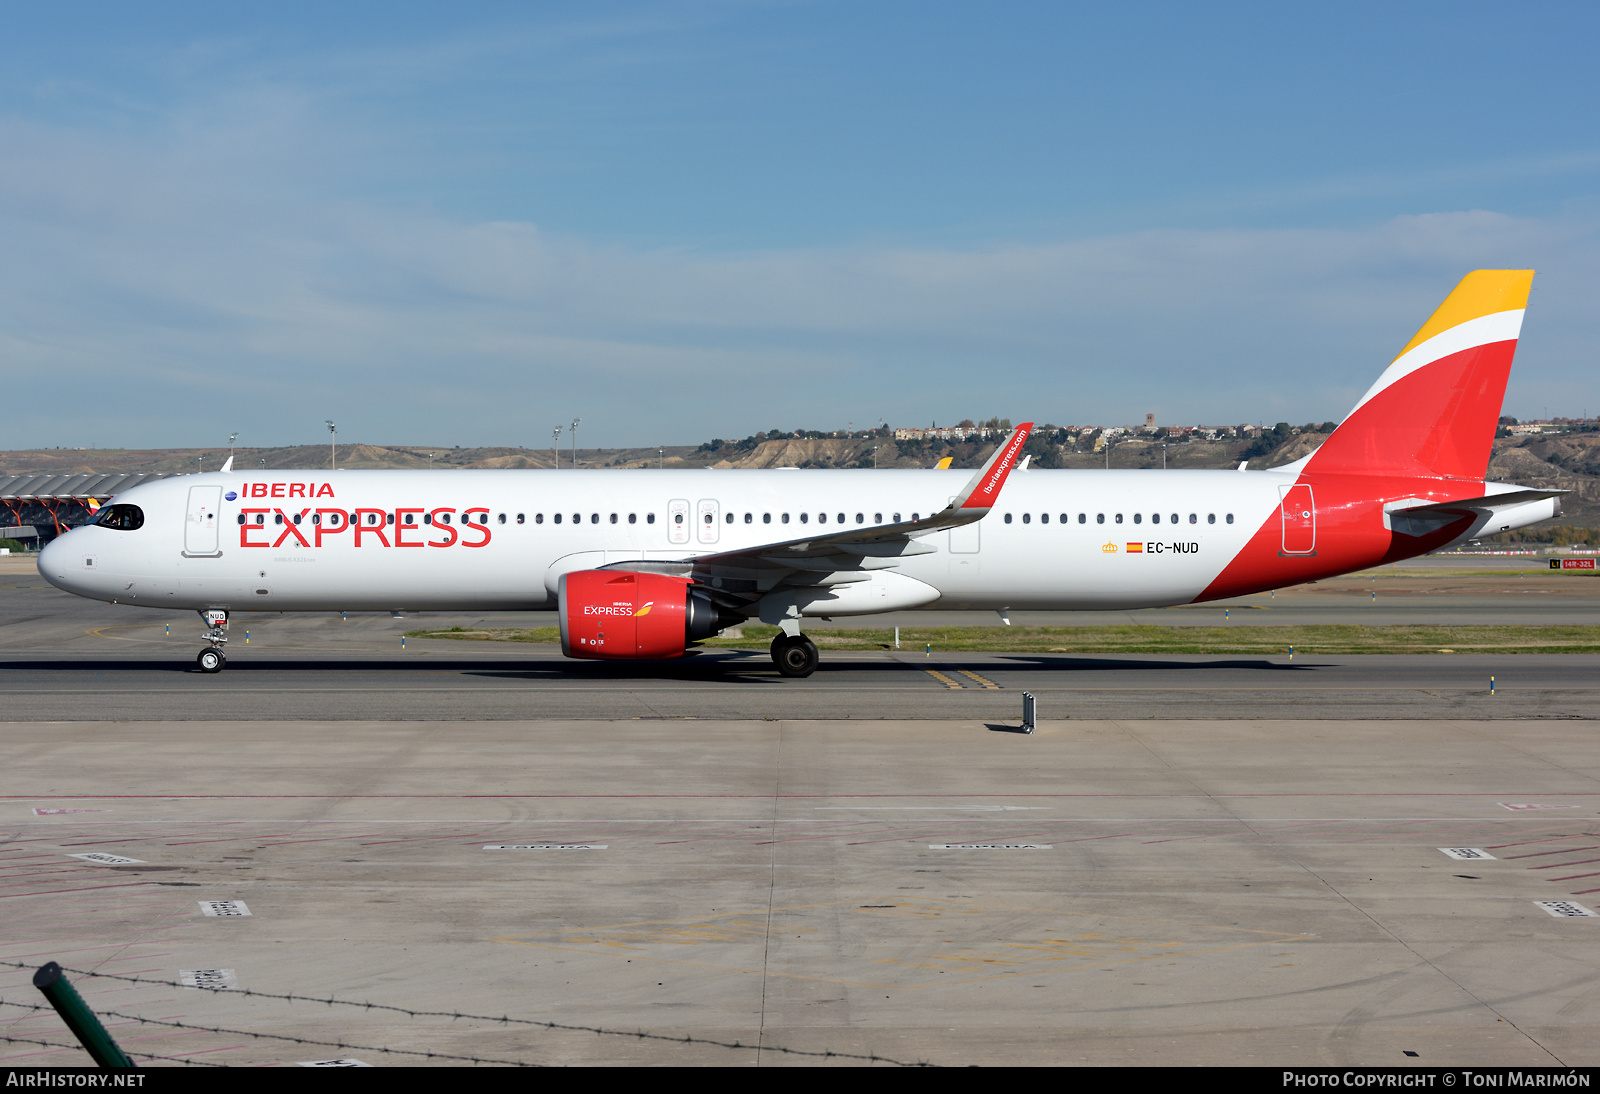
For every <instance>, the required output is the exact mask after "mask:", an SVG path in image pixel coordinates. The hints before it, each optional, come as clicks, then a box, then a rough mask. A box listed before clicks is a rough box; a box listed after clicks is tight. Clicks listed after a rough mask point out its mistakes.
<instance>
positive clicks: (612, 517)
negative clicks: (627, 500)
mask: <svg viewBox="0 0 1600 1094" xmlns="http://www.w3.org/2000/svg"><path fill="white" fill-rule="evenodd" d="M611 523H612V524H615V523H617V514H615V513H612V514H611Z"/></svg>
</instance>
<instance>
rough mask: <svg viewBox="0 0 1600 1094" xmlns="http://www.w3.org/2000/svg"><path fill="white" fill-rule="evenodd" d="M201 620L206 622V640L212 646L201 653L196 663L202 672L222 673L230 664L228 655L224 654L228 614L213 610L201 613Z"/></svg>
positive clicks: (196, 658)
mask: <svg viewBox="0 0 1600 1094" xmlns="http://www.w3.org/2000/svg"><path fill="white" fill-rule="evenodd" d="M200 618H201V619H203V620H205V622H206V633H205V639H206V641H207V642H209V643H211V644H210V645H209V646H207V647H206V648H205V649H203V650H201V651H200V653H199V654H198V655H197V656H196V657H195V659H194V663H195V664H196V665H199V666H200V671H201V672H221V671H222V667H223V666H224V665H226V664H227V663H228V658H227V655H226V654H224V653H223V652H222V647H223V645H224V644H226V643H227V641H228V613H227V612H225V611H221V610H220V609H216V608H212V609H209V610H207V611H203V612H201V613H200Z"/></svg>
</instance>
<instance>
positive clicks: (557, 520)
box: [551, 513, 561, 524]
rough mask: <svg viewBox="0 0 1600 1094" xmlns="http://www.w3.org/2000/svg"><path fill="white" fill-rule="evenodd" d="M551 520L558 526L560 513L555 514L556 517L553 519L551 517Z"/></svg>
mask: <svg viewBox="0 0 1600 1094" xmlns="http://www.w3.org/2000/svg"><path fill="white" fill-rule="evenodd" d="M551 519H552V520H554V521H555V522H556V523H557V524H560V523H561V514H560V513H557V514H556V515H555V516H554V517H552V518H551Z"/></svg>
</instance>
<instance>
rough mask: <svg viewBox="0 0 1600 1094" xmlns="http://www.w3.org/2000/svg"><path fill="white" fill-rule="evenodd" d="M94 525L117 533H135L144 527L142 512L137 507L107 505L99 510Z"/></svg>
mask: <svg viewBox="0 0 1600 1094" xmlns="http://www.w3.org/2000/svg"><path fill="white" fill-rule="evenodd" d="M95 523H96V524H98V525H99V526H100V527H102V528H110V529H112V530H114V531H117V532H137V531H138V530H139V529H140V528H143V527H144V510H143V509H140V508H139V507H138V506H137V505H128V504H126V503H124V504H122V505H108V506H106V507H105V508H104V509H102V510H100V515H99V516H98V517H96V518H95Z"/></svg>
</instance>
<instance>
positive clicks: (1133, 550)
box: [1128, 543, 1144, 555]
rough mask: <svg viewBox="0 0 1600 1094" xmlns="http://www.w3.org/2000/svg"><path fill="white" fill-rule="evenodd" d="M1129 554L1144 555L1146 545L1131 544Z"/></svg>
mask: <svg viewBox="0 0 1600 1094" xmlns="http://www.w3.org/2000/svg"><path fill="white" fill-rule="evenodd" d="M1128 553H1129V554H1130V555H1142V554H1144V544H1142V543H1130V544H1128Z"/></svg>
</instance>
